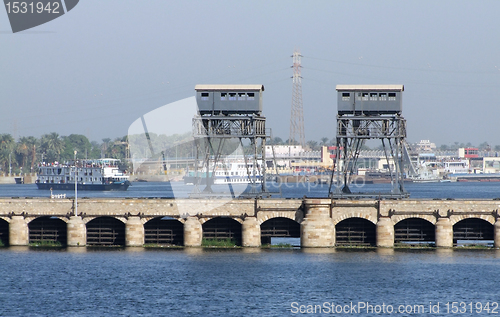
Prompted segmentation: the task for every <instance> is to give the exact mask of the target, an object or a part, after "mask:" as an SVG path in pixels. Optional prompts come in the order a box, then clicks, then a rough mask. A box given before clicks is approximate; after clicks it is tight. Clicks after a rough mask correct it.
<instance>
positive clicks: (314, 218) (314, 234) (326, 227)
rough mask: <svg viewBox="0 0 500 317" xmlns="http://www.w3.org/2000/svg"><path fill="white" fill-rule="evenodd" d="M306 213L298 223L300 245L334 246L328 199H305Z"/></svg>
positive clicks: (333, 232) (333, 230)
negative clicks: (299, 223)
mask: <svg viewBox="0 0 500 317" xmlns="http://www.w3.org/2000/svg"><path fill="white" fill-rule="evenodd" d="M304 205H305V207H306V215H305V218H304V221H303V222H302V223H301V225H300V245H301V246H302V247H304V248H331V247H334V246H335V226H334V225H333V222H332V218H331V217H330V200H327V199H306V200H305V201H304Z"/></svg>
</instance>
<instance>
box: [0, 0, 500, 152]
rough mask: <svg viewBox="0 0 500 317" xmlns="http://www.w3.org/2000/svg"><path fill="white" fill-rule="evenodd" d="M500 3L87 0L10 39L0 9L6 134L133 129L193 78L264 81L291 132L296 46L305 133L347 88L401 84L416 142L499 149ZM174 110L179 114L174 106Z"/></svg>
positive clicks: (277, 126)
mask: <svg viewBox="0 0 500 317" xmlns="http://www.w3.org/2000/svg"><path fill="white" fill-rule="evenodd" d="M499 33H500V1H421V0H419V1H267V0H266V1H159V0H157V1H153V0H150V1H125V0H106V1H102V0H101V1H98V0H81V1H80V3H79V4H78V5H77V6H76V7H75V8H74V9H73V10H72V11H70V12H68V13H67V14H65V15H64V16H62V17H60V18H58V19H55V20H53V21H51V22H48V23H46V24H44V25H41V26H39V27H36V28H33V29H30V30H27V31H23V32H20V33H16V34H12V32H11V29H10V25H9V22H8V18H7V14H6V12H5V10H3V9H1V10H0V57H1V58H0V76H1V77H0V78H1V85H0V102H1V115H0V133H14V131H17V135H18V136H29V135H34V136H40V135H42V134H44V133H49V132H57V133H59V134H61V135H69V134H71V133H79V134H85V135H87V137H89V138H90V139H91V140H98V141H100V140H101V139H102V138H105V137H111V138H114V137H118V136H124V135H126V134H127V131H128V127H129V126H130V125H131V124H132V122H133V121H134V120H136V119H137V118H138V117H140V116H141V115H142V114H145V113H147V112H150V111H152V110H154V109H156V108H158V107H161V106H163V105H166V104H168V103H171V102H175V101H177V100H180V99H184V98H187V97H190V96H193V95H194V86H195V85H196V84H218V83H221V84H226V83H227V84H246V83H248V84H264V85H265V89H266V90H265V92H264V114H265V115H266V117H267V119H268V124H267V126H268V127H270V128H272V129H273V134H274V135H275V136H280V137H282V138H283V139H287V138H288V134H289V121H290V105H291V94H292V82H291V76H292V69H291V64H292V59H291V57H290V56H291V55H292V53H293V50H294V48H300V51H301V53H302V55H303V56H304V57H303V59H302V65H303V70H302V76H303V87H302V88H303V104H304V117H305V133H306V140H310V139H314V140H319V139H320V138H321V137H324V136H326V137H329V138H332V137H334V135H335V120H336V119H335V111H336V107H337V105H336V91H335V85H337V84H404V85H405V92H404V97H403V107H404V108H403V109H404V110H403V114H404V117H405V118H406V119H407V122H408V140H409V141H410V142H415V141H418V140H420V139H430V140H431V141H433V142H436V143H438V144H451V143H453V142H455V141H458V142H472V143H475V144H479V143H481V142H483V141H487V142H489V143H490V144H491V145H495V144H500V124H499V119H500V107H499V103H500V89H499V88H500V36H499ZM170 115H171V116H175V113H171V114H170Z"/></svg>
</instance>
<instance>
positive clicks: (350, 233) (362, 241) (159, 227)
mask: <svg viewBox="0 0 500 317" xmlns="http://www.w3.org/2000/svg"><path fill="white" fill-rule="evenodd" d="M28 229H29V243H37V242H40V241H51V242H56V243H59V244H61V245H65V244H66V241H67V225H66V223H65V222H64V221H63V220H61V219H59V218H57V217H39V218H36V219H34V220H32V221H31V222H29V223H28ZM202 229H203V238H205V239H215V240H222V239H231V240H233V241H234V242H235V243H236V244H237V245H242V225H241V223H240V222H238V221H236V220H234V219H232V218H229V217H217V218H213V219H210V220H208V221H206V222H204V223H203V224H202ZM260 229H261V243H262V244H270V243H271V238H273V237H281V238H300V224H299V223H298V222H296V221H294V220H291V219H288V218H284V217H277V218H272V219H269V220H267V221H265V222H263V223H262V224H261V225H260ZM86 230H87V245H88V246H114V245H125V224H124V223H123V222H122V221H120V220H118V219H116V218H113V217H97V218H95V219H93V220H91V221H89V222H88V223H87V224H86ZM335 231H336V239H335V240H336V245H338V246H348V245H360V246H374V245H376V225H375V224H373V223H372V222H371V221H369V220H366V219H364V218H356V217H353V218H348V219H345V220H342V221H340V222H339V223H337V224H336V226H335ZM394 238H395V239H394V240H395V243H396V244H404V243H412V244H420V243H427V244H432V243H434V241H435V226H434V224H432V223H431V222H429V221H427V220H425V219H421V218H408V219H404V220H402V221H400V222H398V223H397V224H396V225H395V226H394ZM493 239H494V226H493V225H492V224H491V223H489V222H488V221H486V220H483V219H479V218H467V219H464V220H461V221H459V222H457V223H456V224H455V225H454V226H453V242H454V244H455V245H456V244H457V243H458V242H459V241H461V240H468V241H470V240H474V241H476V240H485V241H489V240H493ZM0 240H1V241H2V243H3V244H4V245H8V244H9V223H8V222H7V221H5V220H3V219H0ZM144 241H145V244H155V245H179V246H182V245H183V243H184V225H183V223H182V222H180V221H179V220H178V219H175V218H170V217H157V218H153V219H151V220H149V221H147V222H146V223H145V224H144Z"/></svg>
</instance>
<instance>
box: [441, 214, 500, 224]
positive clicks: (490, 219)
mask: <svg viewBox="0 0 500 317" xmlns="http://www.w3.org/2000/svg"><path fill="white" fill-rule="evenodd" d="M471 218H475V219H482V220H484V221H487V222H489V223H490V224H492V225H494V224H495V217H493V216H492V215H470V214H469V215H467V214H465V215H453V216H451V217H450V222H451V224H452V225H455V224H456V223H457V222H460V221H462V220H465V219H471Z"/></svg>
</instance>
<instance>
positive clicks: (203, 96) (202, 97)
mask: <svg viewBox="0 0 500 317" xmlns="http://www.w3.org/2000/svg"><path fill="white" fill-rule="evenodd" d="M201 100H208V92H202V93H201Z"/></svg>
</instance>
